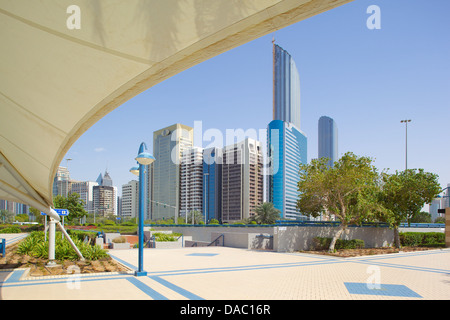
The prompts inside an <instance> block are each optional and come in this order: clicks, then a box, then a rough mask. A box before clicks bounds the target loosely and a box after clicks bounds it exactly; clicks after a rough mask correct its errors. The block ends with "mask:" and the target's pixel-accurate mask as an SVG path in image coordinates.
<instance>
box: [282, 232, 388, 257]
mask: <svg viewBox="0 0 450 320" xmlns="http://www.w3.org/2000/svg"><path fill="white" fill-rule="evenodd" d="M337 230H338V228H337V227H334V228H333V227H277V228H276V230H275V234H274V248H273V250H275V251H278V252H285V251H288V252H290V251H296V250H311V249H313V238H315V237H323V238H331V237H333V235H334V234H335V233H336V231H337ZM341 239H346V240H351V239H361V240H364V244H365V246H366V248H377V247H386V246H390V245H391V244H392V242H393V239H394V231H393V230H391V229H389V228H381V227H379V228H376V227H349V228H347V230H346V232H345V234H343V235H341Z"/></svg>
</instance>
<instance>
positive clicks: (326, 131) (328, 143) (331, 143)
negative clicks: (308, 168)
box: [318, 116, 338, 167]
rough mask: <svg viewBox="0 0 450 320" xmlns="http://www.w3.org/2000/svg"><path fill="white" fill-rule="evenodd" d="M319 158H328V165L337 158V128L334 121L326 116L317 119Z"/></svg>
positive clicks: (331, 164)
mask: <svg viewBox="0 0 450 320" xmlns="http://www.w3.org/2000/svg"><path fill="white" fill-rule="evenodd" d="M318 157H319V158H328V159H330V160H329V161H328V166H330V167H331V166H333V164H334V162H336V161H337V160H338V129H337V125H336V122H335V121H334V120H333V119H332V118H330V117H326V116H322V117H320V119H319V152H318Z"/></svg>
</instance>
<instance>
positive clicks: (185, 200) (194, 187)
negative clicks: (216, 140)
mask: <svg viewBox="0 0 450 320" xmlns="http://www.w3.org/2000/svg"><path fill="white" fill-rule="evenodd" d="M202 209H203V148H199V147H192V148H189V149H186V150H184V151H183V154H182V157H181V167H180V217H186V214H189V213H190V212H191V211H194V210H195V211H199V212H202V213H203V210H202Z"/></svg>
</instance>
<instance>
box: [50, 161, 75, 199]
mask: <svg viewBox="0 0 450 320" xmlns="http://www.w3.org/2000/svg"><path fill="white" fill-rule="evenodd" d="M70 183H71V181H70V175H69V170H68V169H67V168H66V167H58V170H57V171H56V175H55V178H54V179H53V196H58V195H59V196H63V197H67V196H68V195H69V192H70Z"/></svg>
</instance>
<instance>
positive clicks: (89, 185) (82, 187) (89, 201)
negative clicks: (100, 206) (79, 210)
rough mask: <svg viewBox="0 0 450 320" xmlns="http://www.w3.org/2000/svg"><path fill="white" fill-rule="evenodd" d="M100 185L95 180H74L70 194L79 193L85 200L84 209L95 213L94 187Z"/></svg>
mask: <svg viewBox="0 0 450 320" xmlns="http://www.w3.org/2000/svg"><path fill="white" fill-rule="evenodd" d="M95 186H98V183H97V182H93V181H72V183H71V187H70V194H72V193H78V195H79V196H80V199H81V200H83V202H84V209H85V210H86V211H87V212H88V213H89V214H92V213H94V211H95V210H94V187H95Z"/></svg>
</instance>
